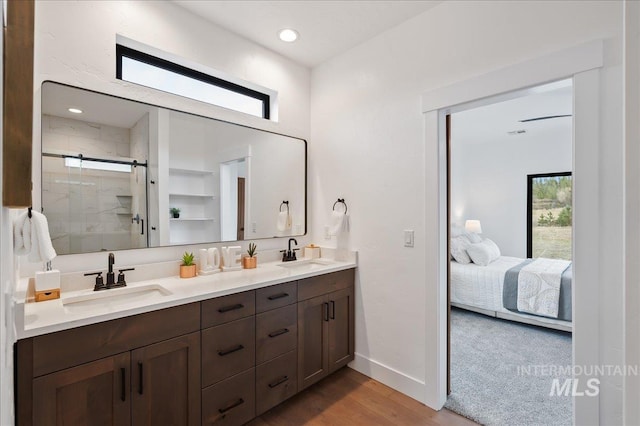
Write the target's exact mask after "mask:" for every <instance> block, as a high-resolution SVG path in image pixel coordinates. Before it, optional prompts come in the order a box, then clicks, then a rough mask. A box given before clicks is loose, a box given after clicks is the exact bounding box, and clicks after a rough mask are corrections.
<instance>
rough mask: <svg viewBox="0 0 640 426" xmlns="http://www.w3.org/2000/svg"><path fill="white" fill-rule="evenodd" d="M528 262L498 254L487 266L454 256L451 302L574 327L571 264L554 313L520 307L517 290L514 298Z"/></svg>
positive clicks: (541, 323) (564, 327)
mask: <svg viewBox="0 0 640 426" xmlns="http://www.w3.org/2000/svg"><path fill="white" fill-rule="evenodd" d="M540 260H543V259H540ZM529 262H531V259H528V260H527V259H521V258H517V257H508V256H499V257H498V258H497V259H496V260H494V261H492V262H490V263H489V264H488V265H486V266H481V265H477V264H475V263H466V264H463V263H458V262H456V261H455V260H451V275H450V284H451V305H452V306H456V307H459V308H463V309H467V310H471V311H475V312H478V313H482V314H485V315H490V316H494V317H497V318H503V319H508V320H512V321H519V322H523V323H527V324H533V325H538V326H543V327H547V328H553V329H557V330H563V331H572V330H573V326H572V309H571V308H572V307H571V284H572V270H571V265H570V264H569V267H567V268H566V269H564V270H563V272H562V273H561V275H562V284H561V286H560V295H559V301H556V303H557V306H556V307H555V308H556V309H557V315H556V316H555V317H549V316H541V315H534V314H530V313H522V312H520V311H518V306H519V305H518V306H517V303H518V302H516V299H517V294H516V295H515V299H514V291H516V293H517V290H514V289H515V288H517V285H518V278H517V277H518V274H517V272H518V271H519V270H520V269H522V268H523V267H525V266H526V265H527V264H528V263H529ZM505 278H506V279H507V281H506V285H505ZM514 286H515V287H514ZM505 290H506V291H505Z"/></svg>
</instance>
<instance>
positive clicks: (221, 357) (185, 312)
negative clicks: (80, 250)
mask: <svg viewBox="0 0 640 426" xmlns="http://www.w3.org/2000/svg"><path fill="white" fill-rule="evenodd" d="M353 288H354V270H353V269H349V270H345V271H340V272H335V273H331V274H326V275H321V276H317V277H313V278H307V279H304V280H300V281H292V282H288V283H283V284H278V285H274V286H270V287H265V288H261V289H258V290H253V291H248V292H243V293H237V294H232V295H229V296H224V297H219V298H215V299H210V300H206V301H203V302H200V303H192V304H188V305H182V306H176V307H173V308H168V309H163V310H159V311H153V312H149V313H146V314H140V315H136V316H132V317H125V318H120V319H117V320H112V321H106V322H102V323H97V324H93V325H88V326H84V327H78V328H75V329H70V330H65V331H60V332H57V333H51V334H46V335H42V336H37V337H33V338H29V339H23V340H20V341H19V342H18V343H17V345H16V348H17V363H16V388H17V393H16V398H17V404H16V407H17V411H16V424H19V425H38V426H40V425H67V424H69V425H76V424H78V425H79V424H87V425H89V424H90V425H105V426H108V425H118V426H120V425H125V426H126V425H134V426H135V425H143V424H144V425H150V424H151V425H160V424H163V425H164V424H167V425H169V424H170V425H198V424H203V425H209V424H215V425H241V424H244V423H246V422H248V421H249V420H251V419H253V418H254V417H256V416H258V415H260V414H262V413H264V412H266V411H267V410H269V409H271V408H273V407H274V406H276V405H278V404H280V403H281V402H283V401H284V400H286V399H288V398H290V397H291V396H293V395H295V394H296V393H297V392H299V391H301V390H302V389H304V388H306V387H308V386H309V385H311V384H312V383H315V382H317V381H318V380H320V379H321V378H323V377H325V376H327V375H328V374H330V373H331V372H333V371H335V370H337V369H338V368H340V367H343V366H345V365H346V364H347V363H348V362H349V361H351V360H353V355H354V312H353V309H354V300H353V295H354V290H353Z"/></svg>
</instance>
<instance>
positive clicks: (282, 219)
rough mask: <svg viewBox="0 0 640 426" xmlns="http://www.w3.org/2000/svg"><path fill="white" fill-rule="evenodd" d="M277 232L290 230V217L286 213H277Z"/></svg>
mask: <svg viewBox="0 0 640 426" xmlns="http://www.w3.org/2000/svg"><path fill="white" fill-rule="evenodd" d="M277 226H278V231H280V232H282V231H286V230H288V229H291V215H290V214H289V212H288V211H283V212H280V213H278V224H277Z"/></svg>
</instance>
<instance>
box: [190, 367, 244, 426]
mask: <svg viewBox="0 0 640 426" xmlns="http://www.w3.org/2000/svg"><path fill="white" fill-rule="evenodd" d="M255 414H256V388H255V369H253V368H252V369H251V370H249V371H246V372H244V373H242V374H238V375H236V376H233V377H231V378H229V379H227V380H224V381H222V382H220V383H218V384H217V385H213V386H209V387H208V388H206V389H203V391H202V424H203V425H242V424H245V423H246V422H248V421H249V420H251V419H253V418H254V417H255Z"/></svg>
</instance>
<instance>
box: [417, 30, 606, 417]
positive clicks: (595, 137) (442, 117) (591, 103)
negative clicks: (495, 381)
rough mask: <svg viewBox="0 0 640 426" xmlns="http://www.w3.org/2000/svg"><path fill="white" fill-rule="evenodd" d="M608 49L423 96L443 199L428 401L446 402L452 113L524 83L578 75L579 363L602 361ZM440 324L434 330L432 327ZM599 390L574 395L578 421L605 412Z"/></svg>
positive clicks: (597, 46)
mask: <svg viewBox="0 0 640 426" xmlns="http://www.w3.org/2000/svg"><path fill="white" fill-rule="evenodd" d="M603 52H604V46H603V42H602V41H601V40H597V41H594V42H590V43H585V44H583V45H578V46H576V47H572V48H568V49H564V50H561V51H558V52H553V53H550V54H548V55H543V56H540V57H537V58H535V59H531V60H527V61H525V62H522V63H518V64H515V65H510V66H508V67H505V68H502V69H499V70H496V71H492V72H489V73H488V74H485V75H481V76H478V77H474V78H469V79H467V80H464V81H460V82H458V83H455V84H452V85H450V86H445V87H441V88H436V89H433V90H430V91H428V92H425V93H423V95H422V112H423V114H424V123H425V147H426V148H425V149H426V154H427V155H426V156H425V170H426V178H427V183H428V184H427V199H437V204H438V208H437V209H435V210H434V211H430V210H429V209H427V210H426V221H427V222H426V223H427V224H429V223H434V231H433V232H434V234H433V235H431V237H433V238H434V239H435V241H434V244H433V245H432V246H428V247H427V257H426V259H425V266H426V268H427V271H433V275H432V278H429V279H428V282H431V279H433V281H434V282H436V283H437V284H436V285H433V286H427V287H426V292H425V296H426V300H425V306H426V316H425V320H426V330H427V336H426V339H427V347H432V348H434V349H433V350H427V352H426V354H425V355H426V356H425V367H426V368H425V380H424V382H425V384H428V385H427V386H425V395H424V401H425V403H426V404H427V405H429V406H432V407H435V408H441V407H442V406H443V405H444V403H445V402H446V399H447V368H446V365H447V259H448V256H449V254H448V248H447V239H448V231H447V229H448V227H447V209H446V206H447V204H446V197H447V186H446V173H447V166H446V160H447V157H446V132H445V129H446V126H445V123H446V115H448V114H452V113H455V112H456V110H457V109H456V108H458V106H459V105H462V104H466V105H467V107H469V106H470V104H471V103H475V105H477V106H479V105H482V104H483V102H484V100H485V99H487V98H489V97H492V96H496V95H498V94H501V93H513V92H514V91H517V90H521V89H523V88H527V87H532V86H535V85H540V84H544V83H546V82H549V81H554V80H555V81H557V80H560V79H563V78H572V79H573V88H574V118H573V119H574V129H573V135H574V140H575V141H579V144H575V145H574V147H573V148H574V150H573V159H574V173H573V176H574V179H576V184H575V185H574V194H573V204H574V208H575V209H576V211H577V212H578V213H577V214H576V213H574V216H573V229H574V232H575V237H574V238H573V249H572V252H573V259H574V268H573V269H574V274H575V275H576V276H579V277H580V287H579V288H576V289H575V291H574V292H573V293H572V299H573V302H574V306H576V307H577V309H576V310H575V312H573V315H574V325H575V328H574V332H573V363H574V365H598V363H599V360H600V356H599V351H600V343H601V336H600V335H598V334H594V333H592V332H591V330H595V329H598V327H599V326H600V323H601V315H600V309H599V301H598V298H597V297H596V296H594V295H597V294H598V293H599V288H600V286H599V281H598V276H599V272H600V267H599V263H598V262H593V261H592V259H594V258H598V257H599V256H600V248H599V241H600V238H601V236H600V233H599V232H593V231H594V230H593V223H596V222H597V220H598V213H597V212H598V209H599V205H600V199H601V196H600V191H599V186H600V183H599V182H600V181H599V174H598V168H599V164H600V160H599V157H598V152H599V149H600V136H599V135H600V125H601V124H600V123H601V112H600V110H601V104H602V101H601V95H600V90H601V84H602V78H601V71H600V68H602V67H603V62H604V61H603ZM434 324H435V327H434ZM573 378H574V379H580V384H579V385H578V391H583V390H585V388H586V386H583V382H584V383H585V384H586V382H587V379H588V376H586V375H579V374H574V376H573ZM599 400H600V397H599V396H598V395H595V396H592V397H588V398H586V397H585V398H580V397H575V398H574V423H576V424H583V423H589V422H590V421H592V420H593V419H594V418H598V416H599Z"/></svg>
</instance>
